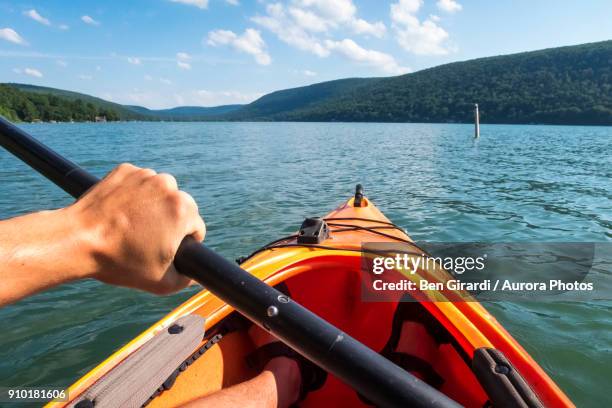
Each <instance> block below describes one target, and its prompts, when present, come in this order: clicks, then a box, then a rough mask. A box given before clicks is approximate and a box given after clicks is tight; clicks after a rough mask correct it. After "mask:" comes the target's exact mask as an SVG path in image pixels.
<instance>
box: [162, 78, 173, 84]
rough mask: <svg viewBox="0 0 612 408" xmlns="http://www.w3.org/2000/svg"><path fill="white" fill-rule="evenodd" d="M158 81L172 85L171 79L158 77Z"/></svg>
mask: <svg viewBox="0 0 612 408" xmlns="http://www.w3.org/2000/svg"><path fill="white" fill-rule="evenodd" d="M159 82H161V83H162V84H166V85H172V81H171V80H169V79H167V78H159Z"/></svg>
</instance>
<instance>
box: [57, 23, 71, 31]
mask: <svg viewBox="0 0 612 408" xmlns="http://www.w3.org/2000/svg"><path fill="white" fill-rule="evenodd" d="M69 28H70V27H69V26H68V24H60V25H59V29H60V30H64V31H66V30H68V29H69Z"/></svg>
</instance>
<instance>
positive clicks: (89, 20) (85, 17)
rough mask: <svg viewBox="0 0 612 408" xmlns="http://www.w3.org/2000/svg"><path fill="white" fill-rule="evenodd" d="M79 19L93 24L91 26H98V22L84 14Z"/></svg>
mask: <svg viewBox="0 0 612 408" xmlns="http://www.w3.org/2000/svg"><path fill="white" fill-rule="evenodd" d="M81 20H82V21H83V22H84V23H85V24H89V25H93V26H99V25H100V22H99V21H96V20H94V19H93V18H91V17H89V16H87V15H85V16H82V17H81Z"/></svg>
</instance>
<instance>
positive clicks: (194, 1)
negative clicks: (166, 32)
mask: <svg viewBox="0 0 612 408" xmlns="http://www.w3.org/2000/svg"><path fill="white" fill-rule="evenodd" d="M170 1H171V2H173V3H181V4H187V5H189V6H196V7H197V8H200V9H202V10H203V9H205V8H206V7H208V0H170Z"/></svg>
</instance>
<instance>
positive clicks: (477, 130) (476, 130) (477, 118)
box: [474, 103, 480, 139]
mask: <svg viewBox="0 0 612 408" xmlns="http://www.w3.org/2000/svg"><path fill="white" fill-rule="evenodd" d="M479 137H480V115H479V114H478V104H477V103H475V104H474V138H476V139H477V138H479Z"/></svg>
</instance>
